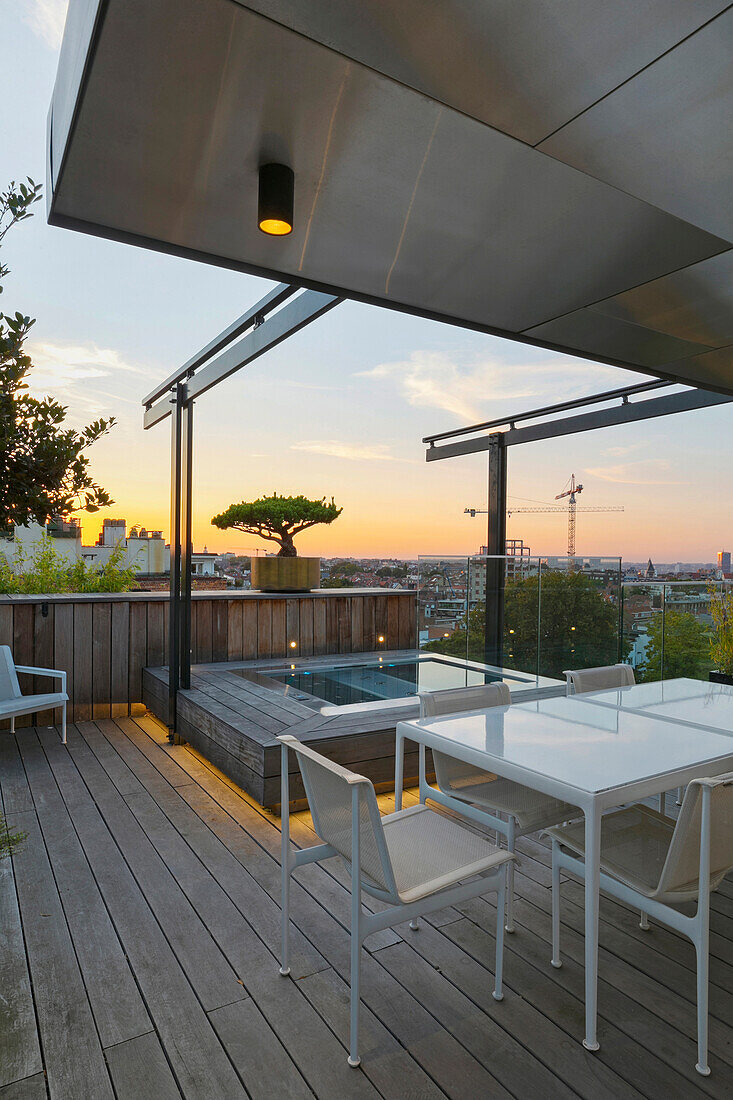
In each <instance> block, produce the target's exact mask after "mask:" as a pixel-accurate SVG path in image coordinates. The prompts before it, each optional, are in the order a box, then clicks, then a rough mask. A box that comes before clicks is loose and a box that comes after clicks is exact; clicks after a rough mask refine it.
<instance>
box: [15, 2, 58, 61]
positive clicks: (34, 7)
mask: <svg viewBox="0 0 733 1100" xmlns="http://www.w3.org/2000/svg"><path fill="white" fill-rule="evenodd" d="M23 6H24V8H25V11H24V14H23V19H24V20H25V22H26V23H27V24H28V26H29V27H30V29H31V30H32V31H33V33H34V34H36V35H38V37H39V38H42V39H43V41H44V42H45V43H46V45H47V46H50V48H51V49H52V50H58V49H59V47H60V46H61V39H62V38H63V34H64V23H65V22H66V8H67V6H68V0H23Z"/></svg>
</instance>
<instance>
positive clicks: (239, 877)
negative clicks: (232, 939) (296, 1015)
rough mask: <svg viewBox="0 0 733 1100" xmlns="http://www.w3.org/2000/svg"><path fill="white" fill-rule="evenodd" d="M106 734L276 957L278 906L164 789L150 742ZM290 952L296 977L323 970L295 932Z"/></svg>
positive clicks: (184, 804)
mask: <svg viewBox="0 0 733 1100" xmlns="http://www.w3.org/2000/svg"><path fill="white" fill-rule="evenodd" d="M105 733H106V736H108V737H110V738H111V739H112V743H113V744H114V745H115V747H116V748H117V751H118V752H119V753H120V754H121V755H122V757H123V759H124V760H125V761H126V763H127V764H128V766H129V767H130V768H131V770H133V771H134V773H135V775H136V776H137V777H138V778H139V779H140V780H141V782H142V783H143V784H144V786H145V789H146V790H147V791H148V792H150V793H151V794H154V796H155V799H156V802H157V804H158V805H159V806H160V807H161V809H162V810H163V812H164V813H165V815H166V816H167V818H168V819H169V821H170V822H171V824H172V825H174V826H175V828H176V829H177V830H178V831H179V833H180V834H181V836H182V837H185V839H186V841H187V842H188V844H189V845H190V846H191V848H192V850H193V851H194V852H195V853H196V854H197V855H198V857H199V859H200V860H201V861H202V863H203V864H204V865H205V866H206V868H207V869H208V871H209V873H210V874H211V875H212V876H213V877H214V878H215V879H216V881H217V882H218V883H219V884H220V886H222V887H223V888H224V889H225V890H226V892H227V894H228V896H229V897H230V898H231V899H232V901H233V902H234V904H235V905H237V907H238V908H239V911H240V912H241V913H242V914H243V916H245V917H246V918H247V920H248V921H249V923H251V924H253V925H254V926H255V927H256V928H257V932H258V935H259V936H260V937H261V939H262V940H263V941H264V942H265V943H266V944H267V946H268V947H269V948H270V950H271V951H272V952H273V954H277V952H278V951H279V944H280V907H279V905H278V904H277V902H276V901H275V900H274V899H273V897H272V896H271V895H270V894H268V893H267V892H266V891H265V890H264V889H263V888H262V887H261V886H260V884H259V883H258V882H257V881H256V879H254V878H253V877H252V875H251V874H250V872H249V870H248V869H247V867H246V866H244V864H243V863H241V862H240V861H239V860H238V859H236V857H235V856H234V855H233V854H232V853H231V852H230V851H229V849H228V848H227V847H226V846H225V845H224V844H223V843H222V842H221V840H219V839H218V838H217V836H216V835H215V834H214V833H213V832H212V830H211V829H210V828H209V826H208V824H206V822H205V821H204V820H203V819H202V818H201V817H199V815H198V814H197V813H196V811H195V810H194V809H193V807H192V806H191V805H190V804H189V802H188V801H186V800H185V798H184V797H183V793H184V792H179V791H176V790H173V789H172V788H168V789H167V790H166V789H164V788H165V780H163V779H162V776H161V775H160V773H159V772H158V771H157V769H156V768H155V767H154V765H153V763H151V760H150V759H149V757H151V756H152V753H151V750H150V748H148V747H147V746H146V745H145V742H146V741H148V742H149V743H150V739H149V738H147V737H146V736H145V735H144V734H143V732H142V730H140V729H138V736H135V734H134V733H133V732H132V731H131V730H129V729H128V728H127V727H125V730H124V733H125V735H126V736H125V737H120V736H114V734H112V732H111V731H107V730H105ZM154 751H155V754H156V756H157V757H160V756H161V755H162V756H165V755H166V754H165V753H161V752H160V750H158V749H157V748H155V747H154ZM156 762H157V761H156ZM156 777H157V778H156ZM189 782H190V779H189ZM194 786H195V784H194ZM291 949H292V958H291V968H292V971H293V974H294V975H295V976H296V978H301V977H305V975H306V974H313V973H316V972H317V971H318V970H323V969H325V967H326V966H327V965H328V964H327V963H326V962H325V960H324V959H323V956H322V955H321V954H320V952H318V951H317V950H316V949H315V948H314V947H313V946H312V944H310V943H308V941H307V940H306V939H305V937H303V936H302V935H301V934H300V933H299V932H298V931H297V930H294V934H293V938H292V943H291Z"/></svg>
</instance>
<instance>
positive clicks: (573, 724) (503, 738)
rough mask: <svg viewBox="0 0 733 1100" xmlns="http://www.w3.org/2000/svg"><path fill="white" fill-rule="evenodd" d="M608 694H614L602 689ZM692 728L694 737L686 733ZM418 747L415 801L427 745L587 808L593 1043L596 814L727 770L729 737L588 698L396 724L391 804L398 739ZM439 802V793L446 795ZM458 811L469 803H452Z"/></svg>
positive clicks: (591, 1044) (590, 1044) (398, 788)
mask: <svg viewBox="0 0 733 1100" xmlns="http://www.w3.org/2000/svg"><path fill="white" fill-rule="evenodd" d="M606 694H608V695H611V694H615V693H610V692H609V693H606ZM691 734H692V735H691ZM405 740H410V741H413V742H416V743H417V744H418V745H419V746H420V758H421V769H420V770H421V777H420V801H421V802H424V801H425V800H426V799H427V798H429V797H430V790H431V788H430V786H429V785H428V784H427V781H426V779H425V771H424V757H425V748H433V747H434V748H438V749H439V750H440V751H442V752H443V753H446V754H447V755H450V756H453V757H455V758H456V759H459V760H462V761H465V762H466V763H468V764H473V765H475V766H476V767H478V768H482V769H484V770H485V771H489V772H492V773H494V774H496V775H500V776H504V777H506V778H507V779H512V780H515V781H516V782H518V783H523V784H524V785H525V786H528V787H531V788H533V789H534V790H538V791H542V792H544V793H545V794H548V795H552V796H553V797H555V798H559V799H562V800H563V801H566V802H570V803H572V804H573V805H575V806H578V807H579V808H580V809H581V810H582V811H583V814H584V815H585V852H586V857H585V864H586V875H585V1037H584V1039H583V1045H584V1046H585V1047H586V1049H587V1050H598V1049H599V1043H598V1036H597V991H598V911H599V895H600V852H601V817H602V815H603V813H604V812H605V811H606V810H609V809H612V808H614V807H616V806H619V805H622V804H624V803H627V802H634V801H639V800H641V799H643V798H647V797H649V796H651V795H655V794H660V793H661V792H663V791H666V790H670V789H671V788H673V787H680V786H684V785H685V784H687V783H689V782H690V780H692V779H697V778H700V777H702V776H707V775H719V774H720V773H722V772H725V771H730V770H732V769H733V740H732V739H731V736H730V734H726V733H722V732H720V731H718V730H713V729H708V728H703V727H699V726H696V727H695V728H694V730H691V728H690V726H689V725H688V724H682V723H677V722H675V721H674V720H670V718H669V717H664V718H662V717H652V716H651V715H650V714H648V713H645V714H640V713H638V712H637V711H636V710H632V709H631V708H626V707H622V706H615V705H612V704H611V703H610V702H609V701H608V700H606V702H605V704H604V703H603V702H601V703H599V702H598V699H597V697H596V699H595V701H588V699H587V697H585V696H584V697H583V698H577V697H573V696H570V697H560V698H554V699H540V700H537V701H536V702H530V703H516V704H513V705H512V706H507V707H492V708H490V709H488V710H482V711H471V712H465V713H461V714H457V715H448V716H445V717H441V718H431V719H414V720H413V721H406V722H400V723H398V725H397V731H396V745H395V805H396V808H397V809H400V808H401V805H402V787H403V775H404V770H403V769H404V742H405ZM443 801H444V803H445V800H443ZM455 809H456V810H457V811H458V812H462V810H464V809H465V804H462V803H461V802H459V801H457V800H455Z"/></svg>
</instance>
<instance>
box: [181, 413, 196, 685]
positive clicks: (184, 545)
mask: <svg viewBox="0 0 733 1100" xmlns="http://www.w3.org/2000/svg"><path fill="white" fill-rule="evenodd" d="M181 473H182V486H181V510H182V516H181V530H182V538H181V578H180V587H181V603H180V647H181V649H180V666H181V675H180V686H181V687H182V688H190V686H191V556H192V554H193V540H192V533H191V527H192V522H193V521H192V508H193V401H188V402H187V403H186V405H185V406H184V410H183V415H182V422H181Z"/></svg>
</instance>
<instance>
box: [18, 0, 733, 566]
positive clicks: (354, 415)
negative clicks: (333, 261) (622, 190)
mask: <svg viewBox="0 0 733 1100" xmlns="http://www.w3.org/2000/svg"><path fill="white" fill-rule="evenodd" d="M63 9H64V4H63V3H62V2H60V0H59V2H56V0H23V3H21V4H19V5H17V6H16V7H15V8H14V9H13V11H12V12H10V13H8V14H7V15H6V19H5V24H6V43H7V67H8V81H9V83H10V85H11V86H12V87H14V89H16V92H17V107H16V109H15V111H14V112H13V113H12V115H11V117H10V118H9V119H8V134H7V140H6V142H5V143H4V146H3V149H2V151H1V152H0V156H1V157H2V173H3V179H5V180H9V179H10V178H22V177H23V176H25V175H26V174H27V175H31V176H33V177H34V178H37V179H43V178H44V146H45V121H46V111H47V107H48V102H49V99H50V94H51V88H52V83H53V76H54V72H55V67H56V61H57V47H58V35H59V27H60V26H61V23H62V16H63ZM36 211H37V212H36V215H35V216H34V218H32V219H31V220H29V221H28V222H26V223H25V224H23V225H21V226H18V227H17V228H16V229H15V230H14V231H13V232H12V233H11V234H10V235H9V236H8V238H7V239H6V242H5V246H4V250H3V257H4V262H6V263H7V264H8V265H9V266H10V268H11V275H10V276H9V278H8V280H7V283H6V292H5V295H4V299H5V301H4V303H3V305H4V307H5V308H6V309H8V310H15V309H19V310H21V311H22V312H24V313H29V314H30V315H31V316H34V317H37V318H38V320H37V323H36V325H35V327H34V329H33V330H32V332H31V337H30V339H29V342H28V350H29V352H30V354H31V355H32V358H33V361H34V364H35V367H34V370H33V372H32V374H31V384H32V386H33V388H34V389H35V390H36V391H37V392H39V393H40V392H50V393H52V394H53V395H54V396H56V397H57V398H59V399H60V400H62V401H63V403H64V404H67V405H68V406H69V410H70V414H69V415H70V421H71V422H72V423H74V424H80V423H83V422H86V421H88V420H91V419H95V418H97V417H98V416H107V415H110V414H112V415H115V416H116V417H117V418H118V421H119V423H118V426H117V427H116V428H115V429H114V431H113V432H112V433H111V434H110V436H109V437H108V438H106V439H104V440H102V441H101V442H100V443H99V444H98V445H97V446H95V448H94V449H93V451H92V452H91V461H92V468H93V472H94V475H95V477H97V478H98V480H99V481H100V482H101V483H102V484H103V485H104V486H105V487H106V488H107V489H108V490H109V492H110V494H111V496H112V497H113V498H114V500H115V504H114V505H113V506H112V507H111V508H110V509H106V510H105V511H104V512H103V513H101V514H100V515H95V516H85V515H83V516H82V517H81V519H82V522H83V525H84V528H85V531H86V532H87V533H88V534H91V533H92V531H93V530H94V529H95V528H96V527H98V526H101V519H102V518H103V516H105V515H106V516H118V515H119V516H124V517H125V518H126V519H127V521H128V523H129V524H130V525H133V524H137V525H143V526H145V527H147V528H149V529H150V528H154V529H162V530H164V531H166V532H167V531H168V530H169V526H170V521H169V515H168V508H169V505H168V477H169V473H168V470H169V455H168V430H167V426H166V425H161V426H160V427H158V428H156V429H153V430H152V431H151V432H147V433H144V432H143V431H142V426H141V420H142V416H141V412H142V410H141V406H140V400H141V398H142V396H143V395H144V393H145V392H147V391H148V390H149V389H150V388H151V387H152V385H154V384H155V383H156V382H157V381H159V380H160V379H161V378H163V377H165V376H166V375H167V374H168V373H170V372H171V370H173V369H174V368H175V367H176V366H178V365H179V364H180V363H182V362H184V361H185V360H186V359H187V358H188V357H189V356H190V355H191V354H192V352H193V351H195V350H196V349H197V348H198V347H200V346H201V345H203V344H205V343H206V342H207V341H208V340H209V339H210V338H211V337H212V336H213V335H214V334H215V333H216V332H218V331H219V330H220V329H221V328H222V327H224V326H225V325H227V324H228V323H230V322H231V321H232V319H233V318H234V317H236V316H237V315H238V314H240V313H241V312H242V311H243V310H244V309H246V308H247V307H248V306H249V305H251V304H252V303H253V302H255V301H256V300H257V299H258V298H259V297H260V296H261V295H262V294H263V293H264V292H265V291H266V289H267V288H268V287H269V286H270V285H271V284H269V283H267V282H266V281H264V280H260V279H255V278H252V277H249V276H244V275H240V274H237V273H234V272H231V271H224V270H221V269H217V268H214V267H209V266H206V265H202V264H195V263H192V262H190V261H186V260H181V259H175V258H173V257H167V256H162V255H158V254H156V253H153V252H149V251H145V250H140V249H135V248H131V247H129V246H125V245H121V244H116V243H113V242H109V241H104V240H101V239H97V238H92V237H87V236H84V235H81V234H74V233H69V232H67V231H65V230H61V229H56V228H51V227H49V226H48V225H47V224H46V222H45V212H44V208H43V206H42V204H39V205H38V206H37V207H36ZM642 377H643V376H640V375H637V374H633V373H632V372H624V371H620V370H617V369H615V368H611V367H608V366H603V365H600V364H594V363H590V362H586V361H583V360H580V359H573V358H570V357H566V356H562V355H559V354H554V353H551V352H547V351H543V350H540V349H533V348H530V347H527V346H524V345H520V344H516V343H510V342H507V341H503V340H498V339H495V338H491V337H488V336H484V335H480V334H476V333H471V332H468V331H464V330H462V329H458V328H453V327H451V326H448V325H442V324H437V323H434V322H429V321H425V320H420V319H417V318H412V317H408V316H406V315H403V314H399V313H394V312H391V311H388V310H384V309H378V308H376V307H369V306H364V305H358V304H356V303H351V302H347V303H344V304H343V305H341V306H339V307H338V308H337V309H336V310H334V311H333V312H332V313H330V314H329V315H328V316H326V317H324V318H322V319H321V320H320V321H319V322H316V323H315V324H314V325H313V326H311V327H310V328H308V329H306V330H304V331H303V332H301V333H300V334H298V336H297V337H295V338H294V339H293V340H291V341H289V342H288V343H287V345H285V346H283V347H281V348H278V349H276V350H275V351H274V352H272V353H271V354H269V355H268V356H267V357H266V358H265V359H262V360H260V361H258V362H256V363H254V364H253V365H252V366H251V367H249V368H247V370H245V371H243V372H241V373H240V374H239V375H237V376H236V377H235V378H233V379H231V380H230V381H228V382H227V383H226V384H225V385H223V386H222V387H221V388H220V392H217V393H212V394H210V395H207V396H206V397H205V398H204V399H203V400H202V401H201V402H199V404H198V406H197V410H196V440H197V460H196V474H195V496H194V541H195V544H196V546H197V547H202V546H203V545H204V544H206V545H207V546H208V547H209V548H210V549H214V550H216V551H219V552H221V551H225V550H237V551H240V552H250V551H251V550H252V549H253V548H254V547H255V546H257V545H258V543H257V542H256V541H253V540H252V539H251V537H248V536H245V535H239V534H238V533H236V532H219V531H217V530H216V529H215V528H213V527H212V526H211V525H210V518H211V516H213V515H214V514H216V513H217V512H220V511H221V510H222V509H224V508H225V507H226V506H227V505H228V504H229V503H231V502H232V501H237V500H241V499H251V498H253V497H257V496H260V495H262V494H264V493H271V492H273V491H275V490H276V491H277V492H280V493H293V494H297V493H301V492H302V493H305V494H306V495H308V496H313V497H321V496H324V495H325V496H326V497H329V498H330V497H331V496H332V495H333V496H334V497H335V499H336V502H337V503H338V504H340V505H342V506H343V507H344V512H343V515H342V516H341V517H340V519H339V520H338V521H337V522H336V523H335V524H334V525H333V526H332V527H329V528H326V529H320V530H319V529H316V530H314V531H312V532H306V533H305V534H304V535H303V536H302V537H301V539H300V540H299V544H298V545H299V546H300V548H301V551H302V552H303V553H321V554H323V555H324V556H336V555H339V556H353V557H362V556H369V557H415V556H417V555H418V554H420V553H423V554H429V553H435V554H448V553H471V552H474V551H475V549H476V548H477V547H478V546H479V545H480V544H481V543H482V542H483V541H484V521H483V520H482V518H481V517H476V518H475V519H471V518H470V517H467V516H465V515H464V508H466V507H478V508H482V507H485V501H486V468H485V459H484V458H483V457H482V456H480V455H479V456H471V457H468V458H463V459H456V460H451V461H448V462H445V463H435V464H431V465H429V466H428V465H426V463H425V461H424V446H423V445H422V444H421V442H420V440H421V438H422V436H423V435H426V434H428V433H429V432H435V431H441V430H445V429H448V428H453V427H456V426H458V425H460V424H463V423H466V422H470V421H476V420H482V419H485V418H489V417H493V416H500V415H504V414H507V415H511V414H513V413H517V412H519V411H522V410H523V409H526V408H531V407H533V406H536V405H541V404H545V403H547V402H551V401H559V400H564V399H569V398H573V397H577V396H581V395H584V394H588V393H592V392H594V391H598V390H602V389H607V388H611V387H614V386H619V385H622V384H624V383H625V382H632V383H633V382H635V381H639V380H642ZM729 438H730V412H729V410H728V409H727V407H722V408H718V409H709V410H706V411H702V412H697V413H690V414H684V415H682V416H679V417H674V418H669V419H668V420H662V421H656V422H648V423H646V424H642V425H630V426H627V427H619V428H614V429H608V430H605V431H601V432H596V433H589V434H587V435H579V436H574V437H570V438H566V439H562V440H555V441H547V442H544V443H538V444H532V445H528V446H526V447H521V448H514V449H512V451H511V452H510V459H509V497H510V504H511V505H512V506H513V507H521V506H522V505H526V506H528V507H531V506H532V505H533V503H552V502H553V501H554V497H555V494H556V493H558V492H559V491H560V490H561V489H562V488H563V486H564V484H565V483H566V481H567V479H568V478H569V476H570V475H571V473H575V474H576V476H578V477H580V478H581V479H582V481H583V483H584V485H585V489H584V494H583V497H582V498H581V499H580V501H579V504H580V507H581V508H582V506H583V505H584V504H586V505H587V506H589V507H590V506H598V505H609V506H616V507H618V506H623V507H624V509H625V511H624V512H623V513H619V514H611V515H604V514H603V513H600V514H593V513H588V514H583V513H582V512H581V513H579V515H578V534H577V551H578V554H579V555H605V556H622V557H623V558H624V559H625V560H633V561H641V560H645V558H646V557H648V556H650V555H651V556H652V558H655V557H659V559H660V560H664V561H670V560H671V561H674V560H675V559H678V558H679V559H680V560H685V561H706V560H708V559H711V560H714V558H715V554H716V553H717V549H718V548H719V547H721V546H725V545H730V543H731V542H733V536H729V535H728V527H729V524H728V517H729V516H730V515H731V503H733V501H732V499H731V491H730V489H729V488H728V486H727V484H726V481H725V478H724V476H723V472H724V471H725V470H726V469H727V468H728V466H729V464H730V445H729V443H728V440H729ZM711 482H713V483H714V491H712V492H711V491H707V492H706V491H705V487H706V486H709V485H710V484H711ZM508 535H509V537H519V538H524V540H525V541H526V542H527V543H528V544H529V545H530V547H531V548H532V551H533V553H535V554H542V555H548V554H550V555H552V554H555V555H557V554H562V553H564V551H565V547H566V523H565V520H564V517H563V516H557V515H541V514H540V515H522V514H518V515H513V516H512V517H511V518H510V520H509V525H508ZM85 537H87V536H85ZM261 546H262V548H263V549H266V544H261Z"/></svg>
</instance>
